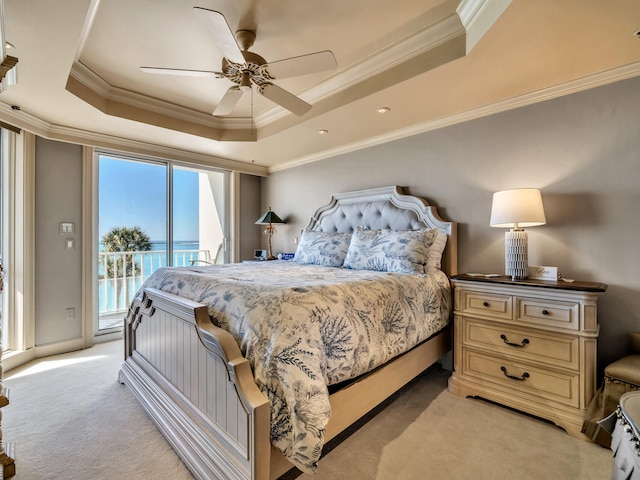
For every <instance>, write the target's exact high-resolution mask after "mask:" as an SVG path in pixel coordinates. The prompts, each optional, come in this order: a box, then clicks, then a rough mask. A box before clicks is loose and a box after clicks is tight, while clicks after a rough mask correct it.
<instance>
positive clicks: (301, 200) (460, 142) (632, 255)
mask: <svg viewBox="0 0 640 480" xmlns="http://www.w3.org/2000/svg"><path fill="white" fill-rule="evenodd" d="M639 91H640V78H635V79H631V80H626V81H623V82H619V83H616V84H613V85H608V86H604V87H599V88H597V89H593V90H590V91H586V92H581V93H576V94H573V95H570V96H566V97H562V98H559V99H554V100H549V101H546V102H543V103H538V104H535V105H531V106H527V107H523V108H520V109H517V110H512V111H509V112H505V113H501V114H497V115H493V116H491V117H487V118H483V119H479V120H474V121H470V122H467V123H464V124H460V125H455V126H451V127H447V128H443V129H440V130H436V131H432V132H428V133H424V134H421V135H417V136H414V137H411V138H407V139H403V140H398V141H395V142H390V143H387V144H385V145H381V146H377V147H372V148H369V149H366V150H360V151H357V152H354V153H350V154H346V155H342V156H339V157H335V158H332V159H328V160H325V161H321V162H316V163H312V164H308V165H303V166H300V167H297V168H292V169H288V170H283V171H280V172H275V173H273V174H271V175H270V176H269V177H268V178H265V179H262V207H263V209H264V208H266V207H267V206H269V205H271V206H272V207H273V209H274V210H275V211H276V212H278V214H279V215H281V216H283V217H287V225H285V226H283V227H281V228H279V229H278V235H276V236H275V237H274V238H273V249H274V251H275V252H279V251H285V250H286V251H293V250H294V249H295V242H294V240H295V237H296V236H298V235H299V231H300V228H302V227H304V226H305V225H306V223H307V221H308V219H309V217H310V216H311V215H312V214H313V212H314V211H315V209H316V208H317V207H318V206H320V205H323V204H325V203H327V201H328V200H329V197H330V195H331V194H332V193H336V192H345V191H352V190H359V189H362V188H372V187H379V186H387V185H402V186H405V187H407V189H408V191H409V193H412V194H416V195H420V196H424V197H426V198H427V199H428V200H429V201H430V203H432V204H434V205H436V206H437V207H438V209H439V212H440V214H441V216H442V217H443V218H445V219H447V220H453V221H456V222H459V226H458V228H459V272H461V273H462V272H470V271H480V272H497V273H502V272H503V265H504V230H502V229H496V228H491V227H489V216H490V211H491V196H492V193H493V192H495V191H498V190H505V189H510V188H517V187H537V188H540V189H541V190H542V195H543V202H544V206H545V212H546V216H547V224H546V225H545V226H541V227H535V228H530V229H528V233H529V245H530V247H529V248H530V250H529V257H530V258H529V263H530V264H531V265H551V266H557V267H558V268H559V271H560V272H561V273H562V275H563V276H564V277H567V278H575V279H579V280H584V281H596V282H604V283H607V284H608V285H609V288H608V291H607V293H605V294H604V296H603V297H602V298H601V301H600V304H599V321H600V325H601V334H600V342H599V364H600V365H601V366H602V365H604V364H606V363H608V362H609V361H611V360H614V359H617V358H618V357H619V356H621V355H623V354H625V353H626V352H627V351H628V332H629V331H631V330H635V329H639V330H640V295H639V293H640V275H638V270H639V269H640V253H639V251H640V249H639V248H638V244H637V241H636V238H635V236H636V234H640V215H638V213H637V208H638V205H639V200H640V182H639V180H640V168H639V167H640V154H639V151H640V95H639V94H638V92H639ZM391 114H392V115H401V114H402V112H395V111H392V112H391ZM354 128H355V127H354Z"/></svg>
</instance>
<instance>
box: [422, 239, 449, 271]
mask: <svg viewBox="0 0 640 480" xmlns="http://www.w3.org/2000/svg"><path fill="white" fill-rule="evenodd" d="M436 231H437V233H436V235H435V239H434V240H433V243H432V244H431V246H430V247H429V257H428V258H427V267H435V268H441V267H442V253H443V252H444V247H446V246H447V234H446V233H443V232H441V231H439V230H436Z"/></svg>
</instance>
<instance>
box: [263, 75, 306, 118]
mask: <svg viewBox="0 0 640 480" xmlns="http://www.w3.org/2000/svg"><path fill="white" fill-rule="evenodd" d="M258 92H259V93H261V94H262V95H264V96H265V97H267V98H268V99H269V100H271V101H272V102H275V103H277V104H278V105H280V106H281V107H284V108H286V109H287V110H289V111H290V112H292V113H295V114H296V115H304V114H305V113H307V112H308V111H309V110H311V105H309V104H308V103H307V102H305V101H304V100H302V99H301V98H298V97H296V96H295V95H294V94H292V93H289V92H287V91H286V90H285V89H284V88H280V87H278V86H277V85H274V84H273V83H263V84H262V85H260V86H259V87H258Z"/></svg>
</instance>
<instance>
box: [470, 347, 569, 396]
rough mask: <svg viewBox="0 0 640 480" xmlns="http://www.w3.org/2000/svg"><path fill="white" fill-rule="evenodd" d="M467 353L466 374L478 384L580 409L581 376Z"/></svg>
mask: <svg viewBox="0 0 640 480" xmlns="http://www.w3.org/2000/svg"><path fill="white" fill-rule="evenodd" d="M463 352H464V353H463V371H464V373H465V374H469V375H471V376H473V378H475V379H476V381H481V382H488V383H491V384H494V385H497V386H499V387H501V388H502V389H507V390H508V391H509V392H510V393H511V394H513V395H520V396H526V397H529V396H532V397H537V398H538V401H540V400H541V399H542V400H544V401H553V402H557V403H560V404H563V405H567V406H570V407H574V408H579V406H580V405H579V404H580V396H579V374H578V372H575V373H574V372H567V373H559V372H555V371H549V370H545V369H544V368H539V367H537V366H533V365H530V364H527V363H524V362H514V361H510V360H505V359H502V358H500V357H497V356H493V355H489V354H486V353H481V352H476V351H473V350H468V349H464V350H463Z"/></svg>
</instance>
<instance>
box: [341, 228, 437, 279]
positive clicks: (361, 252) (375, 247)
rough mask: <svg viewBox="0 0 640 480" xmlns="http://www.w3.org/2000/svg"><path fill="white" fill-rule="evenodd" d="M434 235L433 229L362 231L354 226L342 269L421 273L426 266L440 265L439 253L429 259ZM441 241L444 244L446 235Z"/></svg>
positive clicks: (362, 229) (435, 234)
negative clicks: (443, 240)
mask: <svg viewBox="0 0 640 480" xmlns="http://www.w3.org/2000/svg"><path fill="white" fill-rule="evenodd" d="M438 234H439V232H438V230H437V229H434V230H429V229H419V230H387V229H382V230H366V229H364V228H362V227H358V228H357V229H356V230H355V231H354V232H353V236H352V237H351V244H350V245H349V250H348V251H347V257H346V258H345V260H344V266H345V268H350V269H354V270H377V271H381V272H394V273H425V268H426V267H428V266H437V265H439V263H440V256H441V253H440V256H438V255H437V253H436V252H434V253H433V254H432V255H431V257H430V253H431V252H430V250H431V248H430V247H431V246H432V245H433V244H434V242H435V240H436V239H437V237H438ZM444 238H445V241H446V235H445V236H444ZM442 248H444V247H442ZM436 257H437V258H436Z"/></svg>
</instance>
